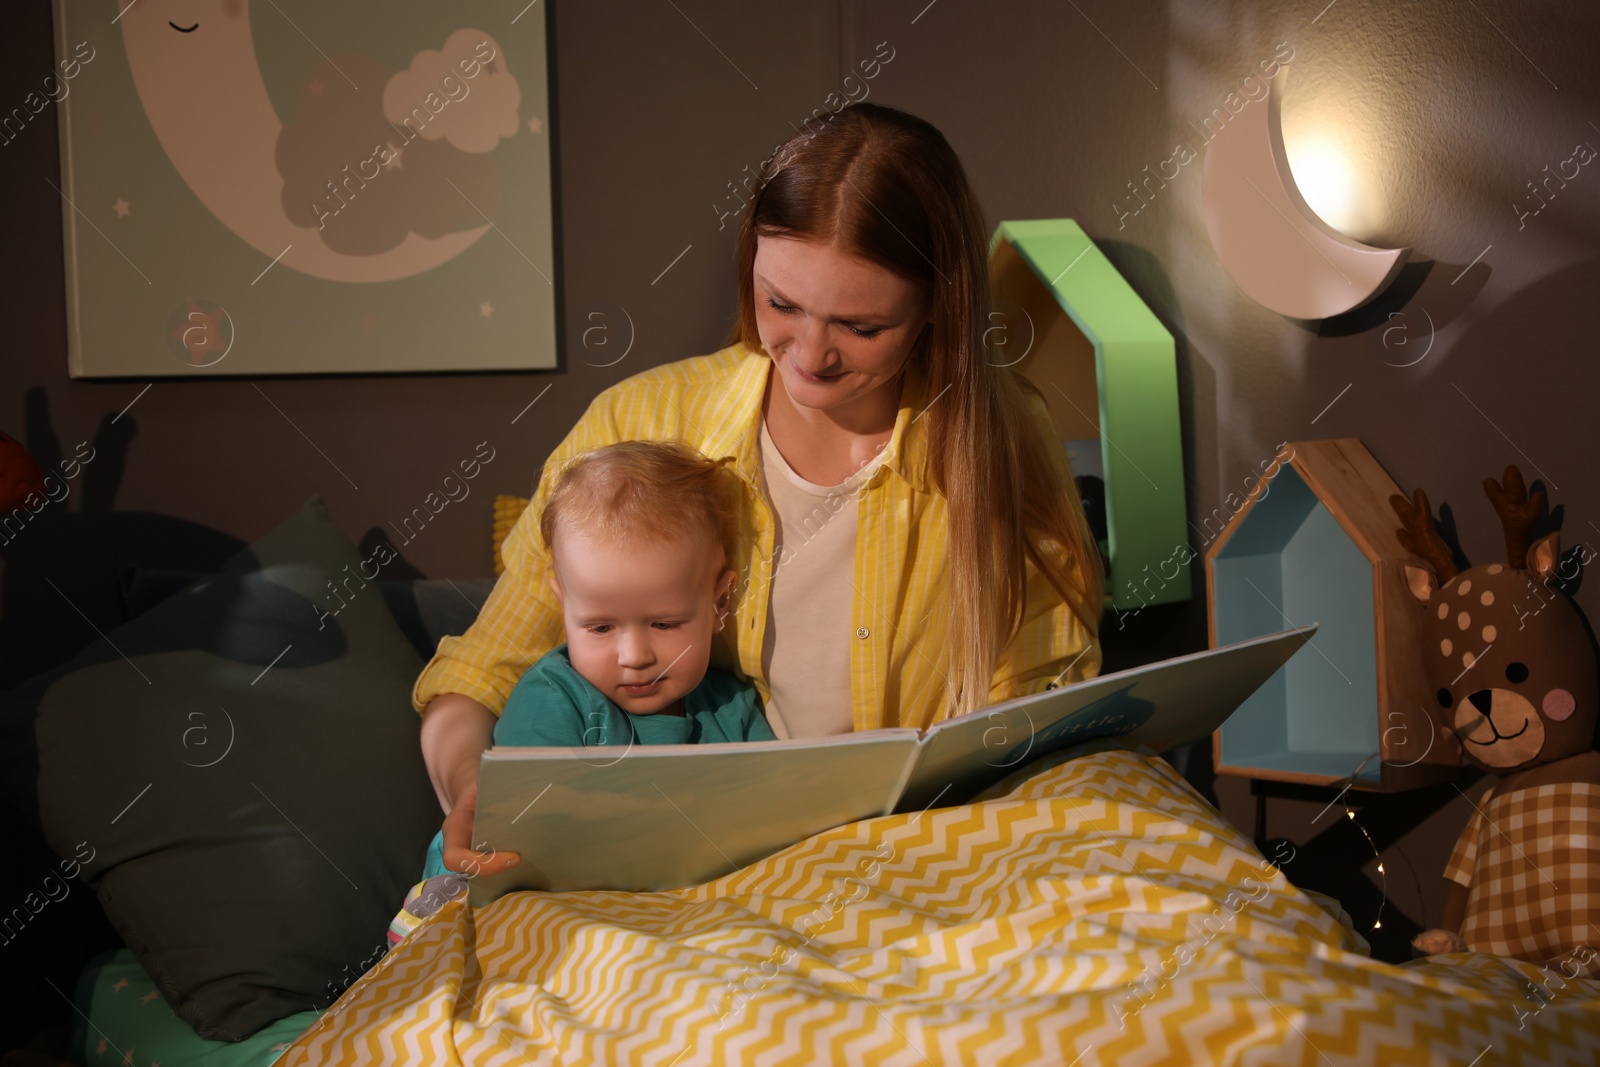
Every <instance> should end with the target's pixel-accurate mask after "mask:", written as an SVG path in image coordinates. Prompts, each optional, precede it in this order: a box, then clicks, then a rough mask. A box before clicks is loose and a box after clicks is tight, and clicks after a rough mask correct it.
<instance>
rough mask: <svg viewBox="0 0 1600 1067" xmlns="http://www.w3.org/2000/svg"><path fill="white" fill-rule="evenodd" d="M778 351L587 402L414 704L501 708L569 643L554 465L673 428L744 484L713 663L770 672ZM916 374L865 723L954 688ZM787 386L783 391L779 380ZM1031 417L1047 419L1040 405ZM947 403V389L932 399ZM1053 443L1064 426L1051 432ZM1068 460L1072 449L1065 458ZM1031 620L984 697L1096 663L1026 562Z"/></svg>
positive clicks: (880, 507) (865, 562)
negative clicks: (548, 516) (483, 592)
mask: <svg viewBox="0 0 1600 1067" xmlns="http://www.w3.org/2000/svg"><path fill="white" fill-rule="evenodd" d="M771 367H772V361H771V360H770V359H769V358H768V357H767V356H766V355H765V354H763V353H760V352H751V351H750V350H748V349H746V348H745V347H744V346H743V345H742V344H734V345H731V346H729V347H728V348H724V349H722V350H721V351H719V352H715V353H712V354H711V355H708V356H696V357H692V358H689V359H683V360H678V361H676V362H673V363H667V364H665V365H663V366H660V367H655V368H652V369H650V370H646V371H643V372H641V373H639V374H636V375H634V376H633V377H631V378H628V379H626V380H625V381H622V382H618V383H617V384H616V385H613V386H611V387H610V388H608V389H606V390H605V391H604V392H602V393H601V394H600V395H599V396H597V397H595V399H594V400H593V401H592V402H591V403H590V404H589V408H588V410H587V411H585V412H584V414H583V417H582V418H581V419H580V420H579V421H578V424H577V426H575V427H574V428H573V430H572V432H570V433H569V434H568V435H567V437H566V439H565V440H563V441H562V442H561V444H560V445H559V446H557V448H556V450H555V451H554V452H552V453H551V455H550V458H549V459H548V460H546V461H545V465H544V470H543V473H542V476H541V477H540V480H539V486H538V489H537V490H535V492H534V496H533V499H532V501H531V502H530V504H529V505H528V508H527V510H525V511H524V512H523V514H522V517H521V518H520V519H519V520H518V521H517V523H516V525H515V526H514V527H512V529H511V532H510V533H509V534H508V535H507V536H506V540H505V543H504V545H503V546H502V550H501V555H502V557H503V560H504V563H505V572H504V573H503V574H502V575H501V576H500V579H499V581H497V582H496V583H495V585H494V588H493V590H491V592H490V594H489V599H488V601H487V602H486V603H485V604H484V607H483V610H482V612H481V613H480V614H479V615H478V618H477V621H476V622H474V623H473V624H472V626H471V627H469V628H468V630H467V632H466V633H465V634H462V635H461V636H459V637H445V638H443V639H442V640H440V642H439V648H438V651H437V652H436V653H435V654H434V657H433V659H432V660H431V661H429V663H428V666H427V667H426V668H425V669H424V670H423V672H422V674H421V675H420V676H419V677H418V678H417V682H416V686H415V688H414V689H413V692H412V703H413V705H414V706H415V708H416V710H417V711H419V712H420V711H422V710H423V709H424V708H426V706H427V704H428V702H429V701H430V700H432V699H433V698H434V697H435V696H437V695H439V694H441V693H462V694H464V695H466V696H469V697H472V698H473V699H474V700H477V701H479V702H480V703H482V704H483V705H485V706H486V707H488V708H489V710H490V711H492V712H494V713H495V714H497V715H498V714H499V713H500V711H501V710H502V709H503V708H504V707H505V704H506V700H507V698H508V697H509V696H510V694H511V690H512V688H513V687H514V686H515V685H516V684H517V680H518V679H519V678H521V677H522V674H523V672H525V671H526V670H527V669H528V668H529V667H531V666H532V665H533V662H534V661H535V660H537V659H538V658H539V657H540V656H542V655H544V654H545V653H546V652H548V651H549V650H550V649H552V648H554V647H555V646H556V645H558V644H560V643H561V642H562V641H563V640H565V632H566V631H565V624H564V620H563V617H562V613H561V609H560V606H559V604H558V602H557V601H556V599H555V596H554V594H553V593H552V592H551V590H550V587H549V584H548V581H547V579H546V575H548V574H549V573H550V566H551V565H550V555H549V552H548V551H547V550H546V548H545V547H544V544H543V540H542V539H541V537H540V536H539V524H538V516H539V515H540V513H541V512H542V511H543V509H544V505H545V501H546V500H547V499H548V498H549V494H550V490H551V489H552V488H553V485H554V480H555V474H556V473H557V472H558V471H559V470H560V469H561V467H562V466H563V465H564V464H565V463H566V462H567V461H568V460H570V459H571V458H572V457H573V456H575V455H577V454H578V453H580V452H584V451H587V450H589V449H592V448H598V447H601V446H602V445H607V444H611V443H613V442H616V441H628V440H663V439H678V440H682V441H685V442H687V443H688V444H690V445H693V446H694V447H695V448H698V449H699V450H700V451H701V452H702V453H704V454H705V455H707V456H709V457H711V458H719V457H721V456H733V457H735V463H734V464H733V465H732V467H731V469H733V470H734V471H735V473H737V475H738V476H739V480H740V483H741V503H740V519H739V527H740V536H739V553H738V558H737V560H736V561H735V562H734V564H733V569H734V571H735V572H736V574H737V575H738V583H737V585H736V587H735V589H734V600H733V611H732V613H731V614H730V615H729V616H728V625H727V626H725V627H724V628H723V629H722V630H721V631H719V632H718V633H716V634H714V635H713V638H712V640H713V648H712V652H711V666H713V667H717V668H720V669H722V670H726V671H730V672H732V673H734V674H735V675H737V676H738V677H739V678H741V679H743V680H747V681H749V682H751V683H752V684H754V685H755V687H756V690H757V692H759V693H760V695H761V699H762V701H763V702H765V701H767V700H768V699H770V695H771V694H770V691H769V689H768V687H767V680H766V679H765V678H764V677H763V676H762V673H761V644H762V639H763V637H764V636H765V633H766V619H767V602H768V599H769V596H770V592H771V586H770V579H771V575H772V569H773V568H772V557H773V551H772V548H773V527H774V523H775V521H776V519H775V516H774V515H773V512H772V507H771V504H770V503H769V502H768V500H767V499H766V497H764V496H763V495H762V493H761V490H760V485H761V472H760V462H761V438H760V433H761V401H762V398H763V396H764V395H765V392H766V387H767V376H768V373H769V371H770V369H771ZM922 379H923V376H922V374H921V372H920V369H918V368H914V367H912V366H910V365H908V367H907V374H906V381H905V385H904V388H903V389H902V391H901V399H900V409H899V412H898V414H897V415H896V417H895V423H894V432H893V434H892V436H891V437H890V439H889V444H888V446H887V455H886V458H885V461H884V462H883V463H882V464H881V465H880V466H879V467H878V469H877V470H876V471H875V472H874V473H873V474H872V476H871V477H870V478H869V479H868V480H867V481H866V482H865V483H864V484H863V485H862V486H861V488H860V491H859V493H858V497H857V506H858V511H857V519H858V524H859V525H858V528H857V529H858V533H857V538H856V553H855V573H854V574H853V575H851V576H850V582H851V585H852V587H853V588H854V590H855V593H856V596H855V602H854V608H853V610H852V622H853V623H854V629H853V636H852V638H851V639H850V641H851V650H850V679H851V692H852V696H853V703H854V707H853V709H852V714H853V719H854V722H855V729H857V730H870V729H873V728H876V727H881V726H914V727H925V726H929V725H931V724H933V723H935V722H938V721H940V720H942V719H944V718H946V717H948V715H949V714H950V710H951V709H950V707H949V706H948V705H947V703H946V698H945V674H946V671H947V665H946V663H945V658H944V657H945V650H946V648H947V646H948V643H949V636H948V633H949V626H948V612H947V610H946V609H947V605H948V603H949V600H948V594H947V592H946V590H947V588H948V583H949V555H950V553H949V539H948V536H947V529H946V502H945V499H944V497H943V496H942V495H940V494H939V493H938V492H936V491H935V490H933V489H932V487H931V486H930V485H929V484H928V482H927V481H926V478H925V468H924V463H925V460H926V457H927V440H926V435H927V431H928V425H929V422H930V421H931V420H925V419H921V418H919V416H920V415H921V414H922V413H923V411H924V410H925V409H926V408H927V407H929V406H931V404H930V401H929V398H927V396H926V391H927V390H926V388H925V384H924V382H923V380H922ZM780 388H781V386H780ZM1029 402H1030V403H1031V404H1033V405H1034V407H1035V415H1036V417H1037V418H1039V419H1041V420H1043V423H1042V424H1043V425H1044V426H1047V427H1048V426H1050V425H1051V423H1050V415H1049V412H1048V410H1047V409H1046V408H1045V406H1044V402H1043V401H1042V400H1040V399H1038V398H1036V397H1033V396H1032V395H1031V394H1030V396H1029ZM932 403H937V398H933V399H932ZM1050 434H1051V438H1052V440H1053V439H1054V430H1053V429H1052V430H1051V431H1050ZM1058 469H1059V470H1060V471H1061V472H1062V473H1063V475H1065V473H1066V472H1067V470H1068V467H1067V464H1066V462H1065V455H1064V454H1063V457H1062V463H1061V465H1060V467H1059V468H1058ZM1027 576H1028V595H1027V600H1026V607H1025V612H1024V617H1023V626H1022V629H1021V630H1020V631H1019V632H1018V634H1017V636H1016V637H1015V638H1014V639H1013V640H1012V641H1011V643H1010V644H1009V645H1008V646H1007V647H1006V648H1005V650H1004V651H1003V652H1002V654H1001V657H1000V661H999V663H998V664H997V667H996V670H995V674H994V680H993V683H992V685H991V688H990V692H989V701H988V702H989V703H991V704H993V703H998V702H999V701H1001V700H1007V699H1010V698H1012V697H1015V696H1020V695H1023V694H1025V693H1037V692H1041V691H1043V690H1044V689H1045V688H1046V687H1047V686H1048V685H1049V684H1050V683H1052V682H1054V683H1056V684H1058V685H1066V684H1068V683H1069V682H1074V681H1078V680H1080V679H1083V678H1090V677H1093V676H1094V675H1096V674H1098V673H1099V670H1100V646H1099V642H1098V641H1096V640H1095V639H1094V638H1093V636H1092V635H1090V634H1089V632H1088V631H1087V629H1086V628H1085V627H1084V626H1083V625H1082V623H1080V622H1079V621H1078V619H1077V616H1075V615H1074V614H1073V613H1072V611H1071V609H1070V608H1069V607H1068V606H1067V604H1066V603H1065V602H1064V601H1063V600H1062V599H1061V597H1060V595H1059V594H1058V593H1056V591H1055V589H1054V588H1053V587H1052V586H1051V585H1050V583H1049V582H1048V581H1046V580H1045V579H1044V578H1043V576H1042V575H1040V574H1039V573H1038V572H1037V570H1036V569H1035V568H1034V566H1033V565H1032V563H1031V562H1030V563H1029V564H1028V567H1027Z"/></svg>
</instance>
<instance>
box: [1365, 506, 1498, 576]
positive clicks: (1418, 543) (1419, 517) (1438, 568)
mask: <svg viewBox="0 0 1600 1067" xmlns="http://www.w3.org/2000/svg"><path fill="white" fill-rule="evenodd" d="M1412 495H1413V497H1414V499H1415V503H1414V504H1413V503H1409V502H1407V500H1406V498H1405V497H1403V496H1401V495H1400V494H1399V493H1395V494H1393V495H1392V496H1390V497H1389V506H1390V507H1392V508H1394V513H1395V514H1396V515H1398V516H1399V517H1400V522H1401V524H1402V529H1401V530H1400V546H1401V547H1402V548H1404V549H1405V550H1406V551H1407V552H1411V553H1414V554H1415V555H1418V556H1421V557H1422V558H1423V559H1425V560H1427V561H1428V563H1429V564H1430V565H1432V567H1433V570H1434V573H1435V574H1436V575H1437V577H1438V582H1439V584H1440V585H1443V584H1445V583H1446V582H1448V581H1449V580H1450V579H1452V578H1454V577H1455V576H1456V573H1457V572H1456V561H1455V557H1454V556H1452V555H1451V554H1450V546H1449V545H1447V544H1445V543H1444V538H1442V537H1440V536H1439V531H1438V529H1437V528H1436V527H1435V526H1434V525H1433V509H1432V508H1431V507H1430V506H1429V505H1428V494H1427V493H1424V492H1423V491H1422V490H1421V489H1416V490H1413V493H1412ZM1523 550H1524V551H1526V550H1527V548H1526V546H1524V548H1523Z"/></svg>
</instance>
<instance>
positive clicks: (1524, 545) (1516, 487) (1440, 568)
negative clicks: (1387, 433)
mask: <svg viewBox="0 0 1600 1067" xmlns="http://www.w3.org/2000/svg"><path fill="white" fill-rule="evenodd" d="M1501 478H1502V481H1503V483H1504V484H1502V482H1496V481H1495V480H1494V479H1493V478H1485V479H1484V480H1483V491H1484V492H1485V493H1486V494H1488V496H1489V503H1491V504H1493V505H1494V510H1495V514H1497V515H1499V516H1500V525H1501V527H1502V528H1503V529H1504V530H1505V535H1506V562H1507V563H1509V564H1510V565H1511V566H1512V567H1514V568H1516V569H1518V570H1521V569H1523V568H1524V567H1526V566H1527V564H1528V538H1529V537H1530V535H1532V533H1533V528H1534V527H1535V526H1536V525H1537V524H1538V522H1539V515H1540V514H1541V513H1542V512H1543V510H1544V492H1543V491H1540V492H1537V493H1534V494H1532V495H1531V496H1530V495H1529V494H1528V489H1527V486H1526V485H1524V484H1523V481H1522V472H1521V471H1519V470H1517V468H1516V467H1515V466H1511V467H1507V468H1506V472H1505V474H1503V475H1502V476H1501ZM1412 495H1413V499H1414V501H1415V503H1408V502H1407V500H1406V498H1405V497H1403V496H1401V495H1400V494H1399V493H1395V494H1394V495H1392V496H1390V497H1389V506H1390V507H1392V508H1394V513H1395V514H1396V515H1398V516H1399V517H1400V522H1401V524H1402V527H1403V528H1402V529H1401V530H1400V545H1401V547H1402V548H1404V549H1405V550H1406V551H1407V552H1411V553H1414V554H1416V555H1418V556H1421V557H1422V558H1423V559H1425V560H1427V561H1428V563H1430V564H1431V565H1432V566H1433V569H1434V571H1435V572H1436V573H1437V574H1438V579H1439V584H1440V585H1443V584H1444V583H1446V582H1448V581H1449V580H1450V579H1451V578H1454V577H1455V576H1456V574H1457V571H1456V563H1455V558H1454V557H1453V556H1452V555H1451V554H1450V546H1449V545H1446V544H1445V543H1444V538H1442V537H1440V536H1439V531H1438V529H1437V528H1436V527H1435V526H1434V524H1433V510H1432V509H1431V508H1430V507H1429V506H1428V494H1427V493H1424V492H1423V491H1422V490H1421V489H1417V490H1414V491H1413V494H1412Z"/></svg>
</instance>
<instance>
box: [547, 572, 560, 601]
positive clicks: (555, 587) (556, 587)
mask: <svg viewBox="0 0 1600 1067" xmlns="http://www.w3.org/2000/svg"><path fill="white" fill-rule="evenodd" d="M546 578H547V580H548V581H549V582H550V591H551V592H552V593H554V594H555V595H556V603H557V604H559V603H561V583H560V582H558V581H556V576H555V575H554V574H553V573H552V574H549V575H547V576H546Z"/></svg>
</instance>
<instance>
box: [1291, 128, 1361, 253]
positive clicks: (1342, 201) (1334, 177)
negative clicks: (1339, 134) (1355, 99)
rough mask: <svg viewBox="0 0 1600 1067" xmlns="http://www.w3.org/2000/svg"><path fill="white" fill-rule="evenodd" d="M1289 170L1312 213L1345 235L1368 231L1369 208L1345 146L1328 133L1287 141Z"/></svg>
mask: <svg viewBox="0 0 1600 1067" xmlns="http://www.w3.org/2000/svg"><path fill="white" fill-rule="evenodd" d="M1283 149H1284V155H1286V156H1287V157H1288V159H1289V170H1290V172H1291V173H1293V174H1294V183H1295V185H1296V186H1298V187H1299V189H1300V195H1301V196H1303V197H1305V199H1306V203H1307V204H1308V205H1310V207H1311V210H1312V211H1314V212H1316V213H1317V217H1318V218H1320V219H1321V220H1322V221H1323V222H1326V223H1327V224H1328V225H1329V226H1332V227H1333V228H1334V229H1336V230H1338V231H1339V232H1340V233H1343V234H1347V235H1349V234H1355V233H1359V232H1361V231H1363V230H1364V229H1365V228H1366V225H1367V223H1368V221H1369V220H1368V219H1366V218H1365V214H1366V211H1365V206H1364V205H1363V204H1362V202H1361V189H1360V187H1359V184H1358V182H1357V181H1356V174H1355V170H1354V168H1352V167H1351V165H1350V159H1349V155H1348V153H1346V152H1345V151H1344V148H1343V146H1342V145H1341V144H1340V143H1339V142H1338V141H1337V140H1335V139H1334V138H1332V137H1330V136H1328V135H1327V134H1322V133H1318V134H1312V135H1309V136H1306V137H1303V138H1301V139H1299V140H1297V141H1294V142H1290V141H1288V140H1287V139H1285V141H1284V146H1283Z"/></svg>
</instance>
